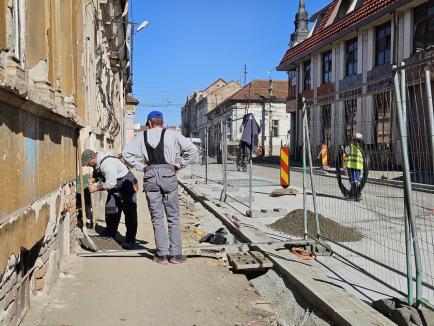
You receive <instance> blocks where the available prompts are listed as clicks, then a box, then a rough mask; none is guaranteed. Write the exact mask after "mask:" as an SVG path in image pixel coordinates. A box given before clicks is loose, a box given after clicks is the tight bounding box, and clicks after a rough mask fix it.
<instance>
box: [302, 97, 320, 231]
mask: <svg viewBox="0 0 434 326" xmlns="http://www.w3.org/2000/svg"><path fill="white" fill-rule="evenodd" d="M304 110H305V111H306V103H305V106H304ZM304 124H305V131H306V132H305V134H306V145H307V148H306V150H307V154H308V159H309V173H310V186H311V188H312V198H313V210H314V214H315V223H316V232H317V235H320V234H321V229H320V226H319V218H318V210H317V205H316V191H315V184H314V173H313V166H312V153H311V146H310V136H309V126H308V124H307V116H306V114H305V115H304Z"/></svg>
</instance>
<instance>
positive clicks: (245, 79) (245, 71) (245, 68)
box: [243, 64, 247, 86]
mask: <svg viewBox="0 0 434 326" xmlns="http://www.w3.org/2000/svg"><path fill="white" fill-rule="evenodd" d="M246 82H247V65H246V64H245V65H244V83H243V86H246Z"/></svg>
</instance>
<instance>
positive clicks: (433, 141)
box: [425, 68, 434, 172]
mask: <svg viewBox="0 0 434 326" xmlns="http://www.w3.org/2000/svg"><path fill="white" fill-rule="evenodd" d="M425 87H426V94H427V101H428V117H429V126H430V131H431V160H432V167H431V168H432V170H433V171H431V172H434V116H433V103H432V89H431V74H430V71H429V69H428V68H426V70H425Z"/></svg>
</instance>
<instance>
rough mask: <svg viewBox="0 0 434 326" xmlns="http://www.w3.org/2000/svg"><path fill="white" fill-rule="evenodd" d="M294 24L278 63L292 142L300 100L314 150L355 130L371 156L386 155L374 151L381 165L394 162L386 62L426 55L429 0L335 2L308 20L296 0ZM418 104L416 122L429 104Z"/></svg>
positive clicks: (432, 37) (433, 22) (432, 21)
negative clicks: (290, 118)
mask: <svg viewBox="0 0 434 326" xmlns="http://www.w3.org/2000/svg"><path fill="white" fill-rule="evenodd" d="M308 20H309V22H308ZM308 23H310V29H309V30H306V28H305V27H306V26H309V25H308ZM295 25H296V29H295V32H294V33H293V34H292V37H291V41H290V44H289V48H288V49H287V50H286V52H285V53H284V55H283V57H282V59H281V62H280V63H279V65H278V67H277V70H279V71H287V72H288V98H287V110H288V112H293V113H295V114H296V115H297V123H296V128H297V131H296V140H295V143H294V146H295V147H296V148H300V146H301V145H302V137H301V136H302V132H301V130H302V129H301V125H302V124H301V122H302V119H301V109H302V103H303V101H302V99H303V98H304V99H305V100H306V101H305V103H306V107H307V109H308V110H307V116H308V123H309V128H310V130H311V137H312V146H313V150H314V151H315V150H316V149H317V148H318V150H319V148H320V145H321V144H327V145H328V146H329V147H332V148H333V147H334V148H337V147H338V146H340V145H342V144H344V143H345V142H347V141H348V139H350V138H351V135H352V134H353V133H354V132H359V133H362V134H363V139H364V141H365V142H366V144H367V145H368V147H369V148H370V149H371V150H372V153H373V155H376V154H378V153H380V154H381V153H385V152H387V153H389V154H388V156H387V157H386V156H385V155H382V154H381V155H380V154H378V155H379V156H378V157H376V159H378V160H380V161H379V162H380V163H384V164H386V163H387V162H388V161H390V160H396V162H399V161H400V158H399V157H398V156H399V148H398V147H399V146H397V144H398V143H399V142H398V139H399V133H398V127H397V118H396V112H395V111H396V108H395V104H394V103H395V95H394V91H393V80H392V77H393V73H392V72H393V69H392V67H393V65H397V64H400V63H401V62H406V63H407V65H410V64H412V63H414V62H418V61H423V60H425V59H426V58H429V57H432V54H431V51H432V50H433V49H434V0H429V1H427V0H413V1H410V0H333V1H331V2H330V3H329V4H328V5H327V6H326V7H325V8H323V9H322V10H320V11H319V12H317V13H315V14H313V15H312V16H311V17H310V18H308V15H307V13H306V10H305V1H304V0H301V1H300V8H299V11H298V13H297V15H296V19H295ZM431 61H432V60H431ZM412 92H413V91H412V89H411V88H410V86H409V93H412ZM410 98H411V96H410ZM416 104H417V103H416ZM421 104H423V105H421V106H420V107H419V108H418V110H419V111H420V112H419V113H418V116H416V115H414V116H412V115H413V114H416V113H414V112H413V111H411V110H410V112H408V115H409V121H414V123H415V124H418V125H421V126H422V125H425V123H424V122H425V121H424V119H425V118H426V116H427V115H426V110H427V107H428V105H427V104H426V103H421ZM423 110H425V111H423ZM414 129H415V128H413V130H414ZM426 132H428V131H426ZM410 133H413V136H414V137H416V132H415V131H411V130H410ZM410 136H412V134H410ZM413 139H414V138H413ZM414 146H416V145H414ZM416 161H418V159H415V162H416ZM426 164H428V165H429V164H431V163H429V162H427V163H426Z"/></svg>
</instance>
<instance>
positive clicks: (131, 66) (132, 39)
mask: <svg viewBox="0 0 434 326" xmlns="http://www.w3.org/2000/svg"><path fill="white" fill-rule="evenodd" d="M134 25H135V23H129V27H130V26H131V27H130V28H131V51H130V85H131V90H132V88H133V58H134V57H133V51H134ZM148 25H149V21H147V20H144V21H143V22H142V23H141V24H140V25H139V27H137V29H136V33H137V32H140V31H141V30H142V29H145V28H146V27H148ZM124 101H125V99H124ZM122 105H123V110H122V123H121V128H122V141H121V144H122V147H124V146H125V137H126V133H125V103H123V104H122Z"/></svg>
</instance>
